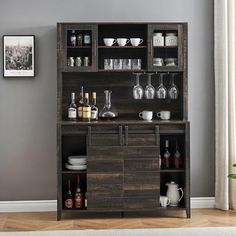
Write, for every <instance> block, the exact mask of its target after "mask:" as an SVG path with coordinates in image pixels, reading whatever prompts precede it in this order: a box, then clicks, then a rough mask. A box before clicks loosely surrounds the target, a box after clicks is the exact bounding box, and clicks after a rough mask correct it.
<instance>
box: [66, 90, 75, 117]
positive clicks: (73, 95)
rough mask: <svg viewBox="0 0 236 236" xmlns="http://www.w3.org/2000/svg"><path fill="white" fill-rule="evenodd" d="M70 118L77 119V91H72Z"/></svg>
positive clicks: (69, 109)
mask: <svg viewBox="0 0 236 236" xmlns="http://www.w3.org/2000/svg"><path fill="white" fill-rule="evenodd" d="M68 118H69V119H70V120H76V119H77V105H76V103H75V93H71V103H70V105H69V108H68Z"/></svg>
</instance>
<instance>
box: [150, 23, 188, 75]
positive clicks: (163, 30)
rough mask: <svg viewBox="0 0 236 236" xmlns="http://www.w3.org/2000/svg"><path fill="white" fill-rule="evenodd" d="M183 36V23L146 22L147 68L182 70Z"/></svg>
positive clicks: (153, 69) (152, 69) (154, 69)
mask: <svg viewBox="0 0 236 236" xmlns="http://www.w3.org/2000/svg"><path fill="white" fill-rule="evenodd" d="M183 37H184V34H183V24H148V70H151V71H178V70H182V69H183V57H184V53H183V41H184V40H183ZM175 39H177V43H176V41H175Z"/></svg>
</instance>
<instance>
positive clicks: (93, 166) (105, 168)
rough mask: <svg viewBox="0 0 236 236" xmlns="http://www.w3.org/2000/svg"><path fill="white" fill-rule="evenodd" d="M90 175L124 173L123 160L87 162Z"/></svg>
mask: <svg viewBox="0 0 236 236" xmlns="http://www.w3.org/2000/svg"><path fill="white" fill-rule="evenodd" d="M87 172H88V173H104V172H105V173H122V172H123V161H122V160H94V159H93V160H89V159H88V161H87Z"/></svg>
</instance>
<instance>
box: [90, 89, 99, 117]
mask: <svg viewBox="0 0 236 236" xmlns="http://www.w3.org/2000/svg"><path fill="white" fill-rule="evenodd" d="M91 120H98V107H97V98H96V93H95V92H93V93H92V106H91Z"/></svg>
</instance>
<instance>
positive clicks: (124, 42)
mask: <svg viewBox="0 0 236 236" xmlns="http://www.w3.org/2000/svg"><path fill="white" fill-rule="evenodd" d="M116 41H117V43H118V45H119V46H125V45H126V44H127V43H129V39H126V38H118V39H116Z"/></svg>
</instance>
